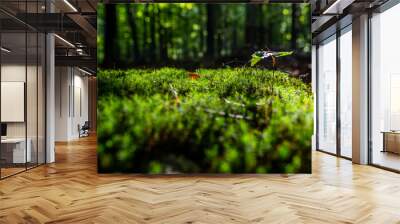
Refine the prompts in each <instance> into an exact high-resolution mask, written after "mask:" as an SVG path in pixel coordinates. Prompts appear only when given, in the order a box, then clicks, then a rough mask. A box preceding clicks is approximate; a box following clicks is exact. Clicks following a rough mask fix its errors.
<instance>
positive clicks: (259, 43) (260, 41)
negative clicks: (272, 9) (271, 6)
mask: <svg viewBox="0 0 400 224" xmlns="http://www.w3.org/2000/svg"><path fill="white" fill-rule="evenodd" d="M263 6H264V5H260V6H259V7H258V12H257V14H258V24H259V26H258V27H259V29H260V30H259V31H258V38H257V47H258V48H265V46H264V40H265V28H264V25H265V24H264V12H263Z"/></svg>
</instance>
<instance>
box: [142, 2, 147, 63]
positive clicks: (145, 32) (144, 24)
mask: <svg viewBox="0 0 400 224" xmlns="http://www.w3.org/2000/svg"><path fill="white" fill-rule="evenodd" d="M148 7H149V5H148V4H146V5H145V6H144V10H143V11H144V12H143V16H144V19H143V25H142V27H143V28H142V29H143V33H142V34H143V36H142V40H143V55H144V61H145V62H147V61H148V53H149V51H148V45H147V22H146V19H145V18H147V17H148V11H147V9H148Z"/></svg>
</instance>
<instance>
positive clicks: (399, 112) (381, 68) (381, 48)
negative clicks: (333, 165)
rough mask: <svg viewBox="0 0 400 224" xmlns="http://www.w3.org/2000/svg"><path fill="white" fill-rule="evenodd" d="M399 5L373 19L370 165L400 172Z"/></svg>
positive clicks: (376, 15) (374, 16)
mask: <svg viewBox="0 0 400 224" xmlns="http://www.w3.org/2000/svg"><path fill="white" fill-rule="evenodd" d="M398 21H400V5H396V6H394V7H392V8H390V9H388V10H386V11H384V12H382V13H379V14H375V15H373V17H372V18H371V31H372V32H371V34H372V37H371V41H372V43H371V60H372V61H371V67H372V70H371V98H370V100H371V101H370V104H371V106H370V108H371V111H370V120H371V130H370V136H371V140H372V149H371V150H372V151H371V155H370V156H371V162H372V163H373V164H375V165H378V166H382V167H386V168H390V169H394V170H400V100H399V99H400V97H399V96H400V63H399V60H398V53H399V52H400V45H399V39H400V32H399V31H398V29H395V27H397V26H398Z"/></svg>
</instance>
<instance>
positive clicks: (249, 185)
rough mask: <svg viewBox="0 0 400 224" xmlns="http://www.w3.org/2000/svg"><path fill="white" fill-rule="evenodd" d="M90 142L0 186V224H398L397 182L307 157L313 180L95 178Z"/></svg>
mask: <svg viewBox="0 0 400 224" xmlns="http://www.w3.org/2000/svg"><path fill="white" fill-rule="evenodd" d="M95 147H96V142H95V138H93V137H92V138H86V139H84V140H81V141H77V142H72V143H70V144H58V145H57V154H56V155H57V162H56V163H55V164H51V165H47V166H42V167H39V168H36V169H33V170H30V171H28V172H26V173H22V174H19V175H17V176H14V177H11V178H8V179H5V180H3V181H0V223H44V222H47V223H374V224H375V223H400V175H398V174H395V173H391V172H387V171H383V170H380V169H377V168H373V167H368V166H358V165H352V164H351V163H350V162H349V161H347V160H343V159H337V158H335V157H333V156H329V155H325V154H322V153H318V152H314V153H313V174H312V175H289V176H283V175H261V176H257V175H239V176H224V177H221V176H220V177H215V176H197V177H176V176H175V177H160V176H158V177H149V176H133V175H130V176H129V175H98V174H97V173H96V151H95Z"/></svg>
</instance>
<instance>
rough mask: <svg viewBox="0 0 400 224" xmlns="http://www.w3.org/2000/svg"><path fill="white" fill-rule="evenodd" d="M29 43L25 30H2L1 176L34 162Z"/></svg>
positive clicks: (24, 167)
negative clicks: (28, 118) (29, 111)
mask: <svg viewBox="0 0 400 224" xmlns="http://www.w3.org/2000/svg"><path fill="white" fill-rule="evenodd" d="M26 45H27V36H26V33H25V32H8V33H5V32H3V33H2V34H1V46H2V57H1V107H0V111H1V129H2V130H1V131H2V133H1V158H2V168H1V175H2V177H6V176H10V175H12V174H15V173H18V172H21V171H24V170H25V169H26V163H27V162H28V163H29V162H31V155H32V154H31V153H32V151H31V148H30V143H28V144H27V136H26V133H27V129H26V128H27V125H26V105H25V103H26V102H25V99H26V75H27V69H28V68H27V66H26V61H27V48H26ZM4 49H6V50H4Z"/></svg>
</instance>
